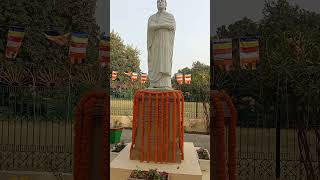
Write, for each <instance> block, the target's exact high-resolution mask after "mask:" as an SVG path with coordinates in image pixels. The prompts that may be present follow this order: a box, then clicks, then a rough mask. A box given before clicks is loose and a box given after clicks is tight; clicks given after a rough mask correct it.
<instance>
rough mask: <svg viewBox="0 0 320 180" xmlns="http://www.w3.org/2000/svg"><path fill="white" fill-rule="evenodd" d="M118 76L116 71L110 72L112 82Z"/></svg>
mask: <svg viewBox="0 0 320 180" xmlns="http://www.w3.org/2000/svg"><path fill="white" fill-rule="evenodd" d="M117 76H118V71H112V81H114V80H116V79H117Z"/></svg>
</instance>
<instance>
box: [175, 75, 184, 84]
mask: <svg viewBox="0 0 320 180" xmlns="http://www.w3.org/2000/svg"><path fill="white" fill-rule="evenodd" d="M176 80H177V82H178V84H182V83H183V74H181V73H177V74H176Z"/></svg>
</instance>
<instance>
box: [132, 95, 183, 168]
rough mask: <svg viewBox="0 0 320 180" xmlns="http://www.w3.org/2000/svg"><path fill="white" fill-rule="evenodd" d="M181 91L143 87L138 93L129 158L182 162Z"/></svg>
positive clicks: (135, 100) (135, 99)
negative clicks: (144, 88)
mask: <svg viewBox="0 0 320 180" xmlns="http://www.w3.org/2000/svg"><path fill="white" fill-rule="evenodd" d="M183 105H184V99H183V95H182V92H181V91H177V90H158V89H147V90H140V91H138V92H137V93H136V94H135V98H134V112H133V125H132V146H131V149H130V159H131V160H140V161H142V162H144V161H147V162H150V161H152V162H160V163H168V162H174V163H179V162H181V160H183V158H184V151H183V134H184V127H183V114H184V112H183V109H184V108H183Z"/></svg>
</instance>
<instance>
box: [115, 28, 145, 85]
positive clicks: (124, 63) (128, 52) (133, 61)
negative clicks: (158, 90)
mask: <svg viewBox="0 0 320 180" xmlns="http://www.w3.org/2000/svg"><path fill="white" fill-rule="evenodd" d="M110 47H111V59H112V61H111V70H112V71H118V72H119V73H118V77H117V80H116V81H113V82H112V87H113V88H116V89H118V88H129V89H132V88H133V89H138V88H142V87H145V85H141V83H140V78H138V80H137V81H135V82H131V79H130V76H128V75H125V74H124V72H137V73H140V72H141V70H140V59H139V55H140V51H139V50H138V49H137V48H135V47H133V46H132V45H127V44H125V43H124V41H123V40H122V39H121V37H120V35H119V34H118V33H116V32H114V31H112V32H111V35H110Z"/></svg>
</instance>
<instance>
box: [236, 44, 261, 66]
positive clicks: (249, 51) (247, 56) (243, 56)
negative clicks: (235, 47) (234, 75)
mask: <svg viewBox="0 0 320 180" xmlns="http://www.w3.org/2000/svg"><path fill="white" fill-rule="evenodd" d="M239 44H240V66H241V68H242V69H256V65H257V62H258V61H259V40H258V38H240V43H239Z"/></svg>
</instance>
